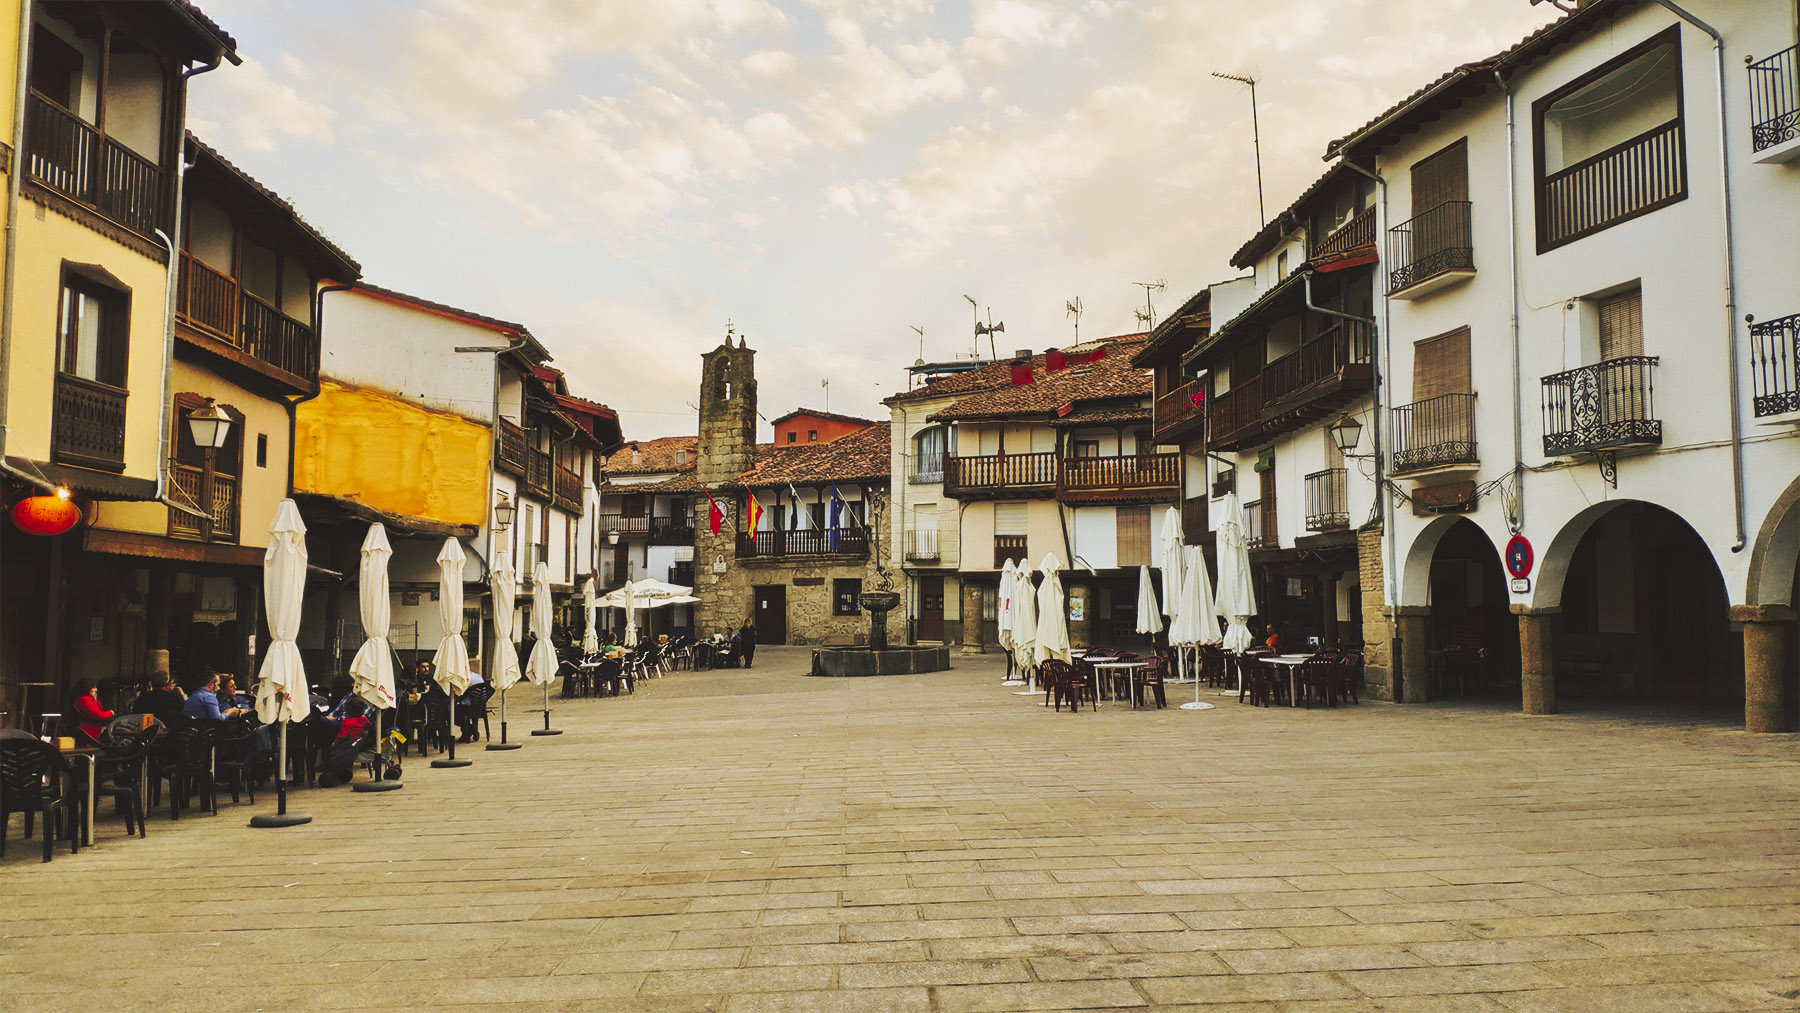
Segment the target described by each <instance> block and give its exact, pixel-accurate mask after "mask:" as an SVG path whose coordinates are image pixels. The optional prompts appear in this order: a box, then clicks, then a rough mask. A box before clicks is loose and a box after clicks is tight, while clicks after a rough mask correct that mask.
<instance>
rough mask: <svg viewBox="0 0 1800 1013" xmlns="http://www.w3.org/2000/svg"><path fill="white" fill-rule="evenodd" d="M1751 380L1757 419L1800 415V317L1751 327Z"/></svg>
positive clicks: (1796, 316)
mask: <svg viewBox="0 0 1800 1013" xmlns="http://www.w3.org/2000/svg"><path fill="white" fill-rule="evenodd" d="M1750 380H1751V385H1752V393H1753V395H1754V400H1753V401H1752V402H1751V404H1752V405H1754V410H1755V412H1756V417H1757V418H1759V419H1760V418H1767V417H1769V416H1771V415H1786V414H1787V413H1789V412H1800V314H1796V315H1795V316H1791V317H1782V318H1780V319H1779V320H1764V321H1762V322H1761V323H1755V324H1751V325H1750Z"/></svg>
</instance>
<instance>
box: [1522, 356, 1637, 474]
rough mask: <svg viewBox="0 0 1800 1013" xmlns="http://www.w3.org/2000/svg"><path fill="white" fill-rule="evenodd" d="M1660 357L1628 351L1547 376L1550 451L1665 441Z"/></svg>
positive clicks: (1545, 399) (1546, 416)
mask: <svg viewBox="0 0 1800 1013" xmlns="http://www.w3.org/2000/svg"><path fill="white" fill-rule="evenodd" d="M1655 372H1656V356H1654V355H1628V356H1623V357H1621V358H1617V359H1608V360H1606V361H1605V362H1601V363H1596V364H1595V365H1592V366H1583V367H1581V368H1580V369H1571V370H1567V371H1565V372H1562V373H1555V374H1552V375H1550V376H1546V377H1544V382H1543V412H1544V456H1545V457H1560V456H1563V455H1566V454H1579V453H1585V452H1592V451H1596V450H1616V449H1618V448H1619V447H1629V446H1644V445H1655V444H1659V443H1661V442H1662V421H1661V420H1659V419H1658V418H1657V417H1656V397H1655V394H1656V388H1655V384H1654V383H1653V382H1652V381H1653V380H1654V378H1655Z"/></svg>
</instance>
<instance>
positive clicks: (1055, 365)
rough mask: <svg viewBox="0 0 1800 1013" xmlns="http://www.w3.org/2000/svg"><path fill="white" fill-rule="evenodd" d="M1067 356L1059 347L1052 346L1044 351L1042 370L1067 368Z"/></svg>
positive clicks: (1048, 371)
mask: <svg viewBox="0 0 1800 1013" xmlns="http://www.w3.org/2000/svg"><path fill="white" fill-rule="evenodd" d="M1068 365H1069V357H1068V355H1067V354H1065V353H1064V352H1063V350H1062V349H1060V348H1052V349H1049V350H1048V351H1046V352H1044V372H1046V373H1054V372H1057V371H1058V370H1061V369H1066V368H1068Z"/></svg>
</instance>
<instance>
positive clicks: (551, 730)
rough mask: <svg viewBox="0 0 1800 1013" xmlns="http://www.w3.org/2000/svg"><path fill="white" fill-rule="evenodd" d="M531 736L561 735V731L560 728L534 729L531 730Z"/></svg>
mask: <svg viewBox="0 0 1800 1013" xmlns="http://www.w3.org/2000/svg"><path fill="white" fill-rule="evenodd" d="M531 734H533V735H561V734H562V729H561V728H534V729H532V730H531Z"/></svg>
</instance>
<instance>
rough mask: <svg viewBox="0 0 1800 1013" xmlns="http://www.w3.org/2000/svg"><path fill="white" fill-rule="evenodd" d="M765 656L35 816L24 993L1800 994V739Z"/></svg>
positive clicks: (1246, 1002) (24, 918) (1309, 999)
mask: <svg viewBox="0 0 1800 1013" xmlns="http://www.w3.org/2000/svg"><path fill="white" fill-rule="evenodd" d="M759 660H760V661H762V662H764V664H762V665H759V667H758V668H757V669H756V670H754V671H752V672H717V673H713V672H703V673H680V674H676V675H672V676H670V677H668V678H666V679H663V680H661V681H659V682H655V683H651V684H649V685H646V686H644V687H642V688H640V690H639V692H638V694H637V695H636V696H635V697H630V698H624V699H616V700H612V699H609V700H589V701H576V702H570V703H566V704H559V706H558V707H557V710H556V723H557V724H558V726H560V727H562V728H564V729H566V732H567V734H565V735H563V736H561V737H559V738H553V739H528V740H527V742H526V746H525V748H524V749H522V750H520V751H517V752H512V753H487V752H481V751H475V752H472V753H470V754H468V755H472V756H473V757H474V758H475V764H474V766H472V767H469V768H467V769H463V770H432V769H428V768H427V767H426V765H425V764H424V763H423V762H420V761H416V760H414V761H409V766H408V776H407V779H406V788H405V790H403V791H400V792H394V793H389V794H386V795H374V794H353V793H351V792H350V791H348V790H346V789H341V788H340V789H336V790H331V791H313V792H300V793H297V794H296V796H295V799H296V808H299V809H304V810H305V811H308V812H310V813H311V814H312V815H313V816H314V817H315V820H314V822H313V823H312V824H311V825H309V826H306V827H302V828H298V829H291V830H283V831H275V830H252V829H249V828H248V827H246V825H245V823H246V820H247V819H248V817H249V816H250V815H251V814H252V812H257V811H260V812H267V811H271V809H272V806H271V804H270V800H269V799H267V798H263V799H261V800H260V801H259V804H258V805H257V806H256V807H254V809H253V808H252V807H251V806H249V805H242V806H231V805H229V804H227V805H225V806H224V807H223V809H222V810H221V813H220V815H219V816H218V817H216V818H208V817H201V818H184V819H182V820H181V821H180V822H179V823H170V822H169V821H168V820H167V818H166V813H165V815H164V816H162V817H153V818H152V822H151V826H150V835H149V837H148V839H146V840H126V839H124V837H123V836H122V829H121V827H120V826H119V825H118V823H117V822H116V821H115V820H113V819H112V818H111V817H110V816H107V817H105V818H103V820H102V823H101V826H100V829H99V838H100V840H99V843H98V846H97V847H95V848H94V849H93V850H92V851H84V852H82V853H81V854H80V855H78V856H74V857H70V856H69V855H68V853H67V849H66V847H64V848H61V849H59V851H58V854H57V857H56V859H55V860H54V862H52V863H51V864H49V865H41V864H40V863H39V861H38V851H37V848H36V847H34V845H35V844H36V843H37V842H36V841H32V842H29V843H28V844H27V843H21V842H20V841H19V839H18V836H17V834H18V821H17V820H16V819H15V820H14V823H13V831H12V840H11V842H10V844H9V848H8V854H7V856H6V858H5V860H4V862H3V863H0V910H3V911H4V924H3V925H0V1007H4V1008H6V1009H21V1010H32V1011H49V1010H59V1009H70V1010H82V1011H89V1010H93V1009H96V1008H130V1009H144V1008H153V1007H155V1008H171V1009H208V1010H256V1009H267V1010H289V1009H314V1008H318V1009H372V1008H377V1007H381V1008H399V1009H416V1008H424V1007H445V1006H463V1007H467V1008H488V1009H504V1010H528V1009H529V1010H538V1009H543V1010H552V1009H591V1010H606V1011H638V1010H645V1011H650V1010H654V1011H670V1013H674V1011H701V1010H706V1011H713V1013H757V1011H774V1010H784V1011H785V1010H821V1011H832V1010H842V1011H853V1013H881V1011H896V1013H900V1011H906V1013H910V1011H921V1013H923V1011H941V1013H975V1011H986V1010H996V1011H997V1010H1052V1009H1095V1008H1115V1007H1124V1008H1154V1009H1161V1010H1176V1009H1206V1010H1211V1011H1219V1010H1243V1011H1248V1010H1291V1011H1309V1013H1326V1011H1332V1013H1338V1011H1351V1010H1357V1011H1361V1010H1389V1011H1403V1010H1407V1011H1432V1013H1440V1011H1442V1013H1457V1011H1492V1013H1502V1011H1522V1013H1523V1011H1529V1013H1538V1011H1561V1010H1631V1011H1634V1013H1663V1011H1706V1010H1721V1011H1724V1010H1752V1009H1794V1008H1797V1007H1800V998H1797V997H1800V836H1797V835H1796V833H1795V831H1796V828H1800V767H1797V766H1796V764H1795V762H1794V760H1795V755H1796V750H1795V744H1794V740H1793V739H1792V738H1791V737H1788V736H1767V737H1752V736H1748V735H1745V734H1743V733H1742V732H1739V731H1736V730H1733V729H1732V728H1730V727H1729V726H1728V725H1724V724H1718V723H1708V722H1696V723H1680V722H1671V721H1668V720H1666V719H1665V720H1660V721H1659V720H1645V719H1643V718H1641V717H1637V716H1628V715H1612V716H1607V715H1598V716H1595V715H1588V716H1562V717H1553V718H1527V717H1522V716H1519V715H1517V714H1515V713H1513V712H1512V711H1511V710H1509V709H1506V708H1503V707H1500V706H1498V705H1496V706H1492V707H1480V706H1464V707H1457V706H1448V705H1433V706H1408V707H1396V706H1391V705H1384V704H1363V705H1361V706H1355V707H1345V708H1343V709H1340V710H1337V711H1323V710H1313V711H1310V712H1309V711H1305V710H1257V709H1252V708H1249V707H1240V706H1238V705H1237V704H1236V702H1235V701H1227V700H1224V699H1220V700H1219V703H1220V706H1219V708H1218V709H1216V710H1212V711H1206V712H1199V713H1195V712H1182V711H1179V710H1175V709H1173V708H1171V709H1169V710H1166V711H1161V712H1136V713H1133V712H1131V711H1129V710H1127V709H1126V708H1124V707H1122V706H1117V705H1105V704H1103V705H1102V707H1101V710H1100V712H1099V713H1098V714H1095V713H1083V714H1082V715H1080V716H1079V717H1071V716H1069V715H1068V714H1066V713H1064V714H1052V713H1048V712H1046V711H1045V710H1044V709H1043V708H1042V707H1039V706H1036V705H1034V704H1033V703H1032V702H1031V701H1030V699H1029V698H1025V697H1019V696H1015V695H1012V692H1011V691H1010V690H1003V689H1001V688H999V687H998V686H997V685H996V683H997V682H998V669H997V668H995V667H994V659H993V658H992V656H989V657H987V658H984V659H973V660H970V659H958V664H959V667H958V668H957V669H956V670H955V671H953V672H947V673H940V674H937V675H930V676H917V677H900V678H887V679H865V680H824V679H811V678H807V677H804V676H803V675H802V674H801V671H802V669H803V668H804V665H805V655H804V652H802V651H800V650H780V649H766V650H765V651H764V652H763V653H762V655H761V656H760V658H759ZM1173 692H1175V693H1180V692H1182V690H1180V689H1174V690H1173ZM1190 692H1191V691H1190ZM530 696H531V694H530V693H519V694H516V695H515V696H514V703H515V706H516V705H517V704H518V703H520V702H522V701H524V700H528V699H529V698H530ZM1215 699H1216V698H1215ZM1173 702H1174V701H1171V703H1173ZM514 717H515V719H516V720H515V722H514V725H513V731H514V733H515V734H518V733H520V732H522V731H523V730H524V729H525V728H526V727H529V725H530V721H531V718H530V716H529V715H525V714H520V713H517V712H515V714H514ZM495 730H496V732H497V731H498V725H497V724H496V726H495Z"/></svg>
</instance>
